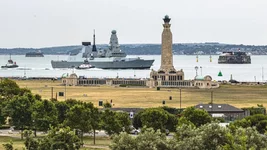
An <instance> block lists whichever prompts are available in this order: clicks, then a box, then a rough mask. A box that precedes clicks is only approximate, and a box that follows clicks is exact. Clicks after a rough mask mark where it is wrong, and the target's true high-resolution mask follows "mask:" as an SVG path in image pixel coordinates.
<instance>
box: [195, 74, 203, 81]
mask: <svg viewBox="0 0 267 150" xmlns="http://www.w3.org/2000/svg"><path fill="white" fill-rule="evenodd" d="M195 80H204V77H203V76H200V75H198V76H196V77H195Z"/></svg>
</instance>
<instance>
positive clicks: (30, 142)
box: [23, 130, 39, 150]
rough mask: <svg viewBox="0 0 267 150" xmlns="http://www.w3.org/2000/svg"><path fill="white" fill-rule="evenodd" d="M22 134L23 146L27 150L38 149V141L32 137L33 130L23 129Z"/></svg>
mask: <svg viewBox="0 0 267 150" xmlns="http://www.w3.org/2000/svg"><path fill="white" fill-rule="evenodd" d="M23 136H24V137H25V138H26V139H25V142H24V144H25V147H26V149H27V150H37V149H38V145H39V143H38V141H37V140H35V139H34V138H33V132H32V131H31V130H24V131H23Z"/></svg>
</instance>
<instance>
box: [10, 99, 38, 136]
mask: <svg viewBox="0 0 267 150" xmlns="http://www.w3.org/2000/svg"><path fill="white" fill-rule="evenodd" d="M32 105H33V104H32V103H31V102H30V100H29V99H28V97H26V96H16V97H14V98H13V99H12V100H11V101H10V102H9V103H8V105H7V108H6V111H7V114H8V116H10V117H11V118H12V121H11V124H12V125H14V126H15V127H19V128H20V129H21V130H22V131H23V130H24V128H25V127H30V126H31V125H32V112H33V108H32ZM21 138H22V139H23V135H22V134H21Z"/></svg>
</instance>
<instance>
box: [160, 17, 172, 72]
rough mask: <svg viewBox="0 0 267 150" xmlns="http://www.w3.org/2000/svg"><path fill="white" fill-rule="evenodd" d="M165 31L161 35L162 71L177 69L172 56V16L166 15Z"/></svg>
mask: <svg viewBox="0 0 267 150" xmlns="http://www.w3.org/2000/svg"><path fill="white" fill-rule="evenodd" d="M163 20H164V24H163V27H164V29H163V32H162V35H161V40H162V41H161V66H160V69H159V70H160V71H164V72H170V71H175V68H174V67H173V57H172V32H171V29H170V27H171V24H170V21H171V18H170V17H169V16H168V15H166V16H165V17H164V18H163Z"/></svg>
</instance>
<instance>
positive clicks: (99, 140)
mask: <svg viewBox="0 0 267 150" xmlns="http://www.w3.org/2000/svg"><path fill="white" fill-rule="evenodd" d="M9 141H12V142H13V148H14V149H18V150H22V149H23V148H25V145H24V140H21V139H20V135H18V136H16V137H9V136H0V150H4V146H3V144H6V143H8V142H9ZM110 142H111V140H110V138H108V137H96V145H93V137H84V144H85V145H84V147H83V148H82V150H106V149H109V148H108V146H109V144H110Z"/></svg>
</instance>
